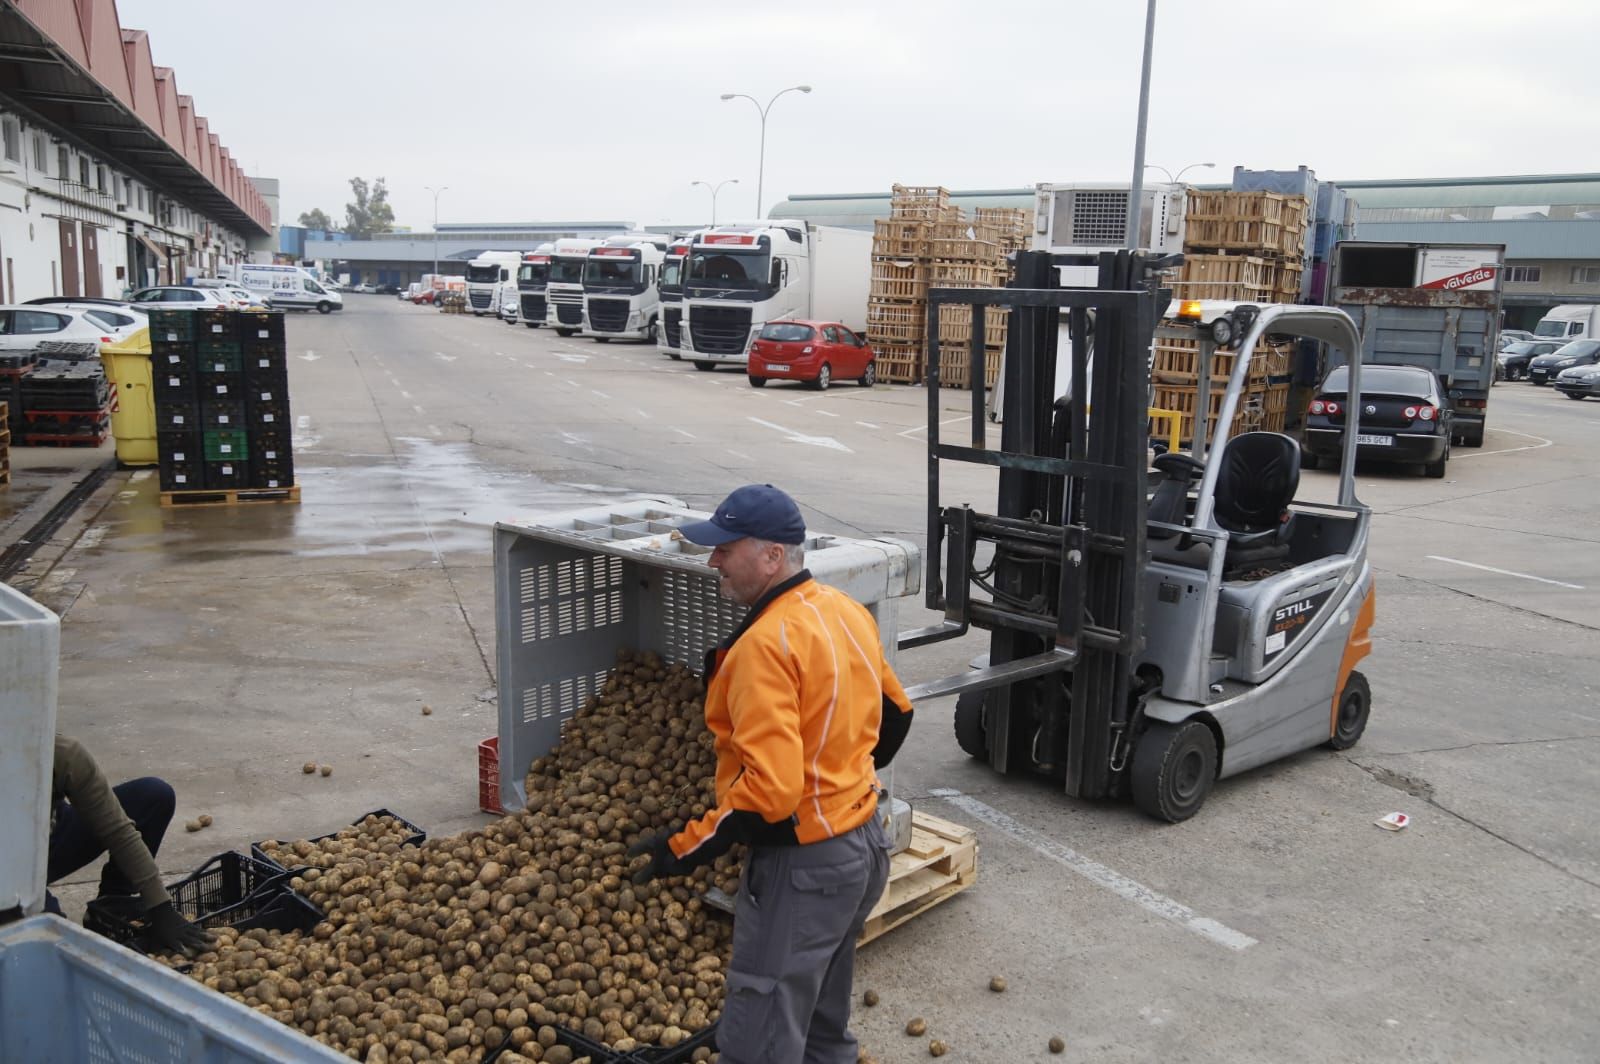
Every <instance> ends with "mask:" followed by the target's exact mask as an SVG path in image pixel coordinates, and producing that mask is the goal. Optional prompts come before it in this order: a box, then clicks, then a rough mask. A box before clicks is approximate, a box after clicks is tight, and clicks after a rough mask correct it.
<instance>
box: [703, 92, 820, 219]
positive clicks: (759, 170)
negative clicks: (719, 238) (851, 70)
mask: <svg viewBox="0 0 1600 1064" xmlns="http://www.w3.org/2000/svg"><path fill="white" fill-rule="evenodd" d="M810 91H811V86H810V85H791V86H789V87H788V88H787V89H780V90H779V91H778V92H776V93H774V94H773V96H772V99H770V100H768V101H767V105H766V106H765V107H763V106H761V101H760V100H758V99H756V98H755V97H754V96H749V95H746V94H745V93H742V92H725V93H723V94H722V98H723V99H724V100H739V99H743V100H749V101H750V102H751V103H753V104H755V105H756V111H757V112H759V113H760V115H761V155H760V157H759V158H758V159H757V162H756V218H757V220H759V219H760V218H761V193H762V191H763V188H764V185H765V180H766V169H767V112H768V111H770V110H772V105H773V104H775V103H777V102H778V97H779V96H782V95H783V94H784V93H786V92H810Z"/></svg>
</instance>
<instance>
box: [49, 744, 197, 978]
mask: <svg viewBox="0 0 1600 1064" xmlns="http://www.w3.org/2000/svg"><path fill="white" fill-rule="evenodd" d="M175 804H176V798H175V796H174V795H173V793H172V788H171V787H170V786H168V785H167V783H166V781H164V780H159V779H156V778H155V777H154V776H146V777H144V778H142V779H136V780H129V781H128V782H127V783H123V784H119V785H118V786H116V787H112V786H111V784H110V782H109V781H108V780H107V779H106V777H105V773H103V772H101V771H100V766H99V765H97V764H96V763H95V760H94V758H92V757H90V756H89V752H88V751H87V750H85V749H84V748H83V747H82V745H80V744H79V743H78V741H77V740H76V739H69V738H67V737H66V736H65V735H57V736H56V755H55V768H54V770H53V771H52V773H51V783H50V864H49V871H48V873H47V877H48V880H49V882H51V883H54V882H56V881H57V880H59V879H63V878H65V877H66V876H69V875H71V874H72V873H74V872H76V871H77V870H78V869H80V868H82V867H84V866H85V865H87V864H89V862H91V861H93V860H95V859H96V858H98V857H99V856H100V855H101V854H103V853H108V852H109V853H110V855H111V859H110V860H109V861H107V862H106V866H105V868H104V870H102V871H101V873H100V893H99V897H102V898H106V897H116V896H122V895H130V894H136V895H138V896H139V898H140V899H141V900H142V901H143V903H144V909H145V921H146V922H147V923H148V925H149V928H150V932H149V933H150V937H151V939H152V940H153V944H154V945H156V946H157V947H159V948H161V949H163V950H169V951H182V952H184V953H192V952H197V951H202V950H205V949H206V948H208V947H209V946H210V945H212V943H213V941H214V939H213V937H212V935H211V934H210V933H209V932H207V931H205V930H203V929H202V928H200V927H197V926H196V925H194V924H191V923H190V922H189V921H187V920H185V919H184V918H183V917H182V916H181V915H179V913H178V910H177V909H176V908H175V907H174V906H173V904H172V898H171V896H170V895H168V894H167V888H166V887H164V886H162V885H161V873H160V872H159V871H158V870H157V869H156V861H155V854H156V851H157V850H158V849H160V848H161V839H162V837H163V836H165V835H166V833H167V824H168V823H170V822H171V820H172V811H173V808H174V806H175ZM45 908H46V909H47V910H48V911H49V912H53V913H56V914H57V915H59V914H60V913H61V904H60V903H59V902H58V901H56V898H55V895H53V894H48V893H47V894H46V895H45Z"/></svg>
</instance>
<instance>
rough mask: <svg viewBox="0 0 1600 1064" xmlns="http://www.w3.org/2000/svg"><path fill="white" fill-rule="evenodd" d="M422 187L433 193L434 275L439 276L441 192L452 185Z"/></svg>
mask: <svg viewBox="0 0 1600 1064" xmlns="http://www.w3.org/2000/svg"><path fill="white" fill-rule="evenodd" d="M422 187H423V189H424V190H425V191H428V192H432V193H433V275H434V276H435V277H437V276H439V193H441V192H444V191H446V190H448V189H449V188H450V186H449V185H440V186H439V187H438V188H434V187H433V186H432V185H423V186H422Z"/></svg>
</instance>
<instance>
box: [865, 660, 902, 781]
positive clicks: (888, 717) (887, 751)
mask: <svg viewBox="0 0 1600 1064" xmlns="http://www.w3.org/2000/svg"><path fill="white" fill-rule="evenodd" d="M910 731H911V699H909V698H907V697H906V689H905V688H904V687H902V686H900V678H899V677H898V676H896V675H895V674H894V670H893V669H891V668H889V666H888V665H887V664H885V665H884V667H883V718H882V719H881V720H880V721H879V722H878V744H877V745H876V746H874V747H873V748H872V764H873V767H874V768H883V767H884V766H885V765H887V764H888V763H889V762H891V761H893V760H894V755H895V754H898V753H899V752H900V744H901V743H903V742H905V741H906V735H907V733H909V732H910Z"/></svg>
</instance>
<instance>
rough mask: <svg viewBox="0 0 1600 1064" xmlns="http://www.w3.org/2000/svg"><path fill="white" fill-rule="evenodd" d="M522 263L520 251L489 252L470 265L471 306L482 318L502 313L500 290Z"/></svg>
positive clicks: (468, 267)
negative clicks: (486, 315)
mask: <svg viewBox="0 0 1600 1064" xmlns="http://www.w3.org/2000/svg"><path fill="white" fill-rule="evenodd" d="M521 263H522V252H520V251H485V252H482V253H480V254H479V255H478V257H477V258H475V259H473V260H472V261H471V262H469V263H467V306H468V307H469V308H470V309H471V310H472V313H474V314H476V315H477V316H478V317H480V318H481V317H483V316H484V315H485V314H495V315H498V314H499V313H500V286H501V285H503V284H507V283H510V281H511V279H512V278H513V277H515V276H516V273H517V267H518V266H519V265H521Z"/></svg>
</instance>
